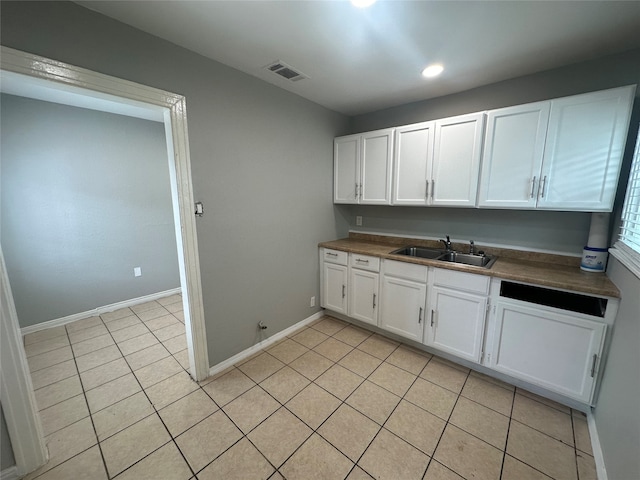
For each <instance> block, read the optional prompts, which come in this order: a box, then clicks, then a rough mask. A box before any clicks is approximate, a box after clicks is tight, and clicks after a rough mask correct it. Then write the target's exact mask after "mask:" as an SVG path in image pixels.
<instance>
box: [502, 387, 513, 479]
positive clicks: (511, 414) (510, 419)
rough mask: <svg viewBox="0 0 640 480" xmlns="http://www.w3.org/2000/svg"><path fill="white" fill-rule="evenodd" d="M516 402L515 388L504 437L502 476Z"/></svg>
mask: <svg viewBox="0 0 640 480" xmlns="http://www.w3.org/2000/svg"><path fill="white" fill-rule="evenodd" d="M515 403H516V389H515V388H514V389H513V395H512V397H511V409H510V410H509V425H507V436H506V438H505V439H504V451H503V452H502V464H501V465H500V478H502V475H503V473H504V461H505V459H506V458H507V447H508V445H509V432H510V431H511V421H512V420H513V407H514V406H515Z"/></svg>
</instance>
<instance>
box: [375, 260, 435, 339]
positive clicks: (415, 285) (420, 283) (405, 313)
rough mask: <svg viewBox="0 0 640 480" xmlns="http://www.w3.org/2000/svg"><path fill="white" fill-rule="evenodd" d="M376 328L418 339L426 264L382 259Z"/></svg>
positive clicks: (422, 316)
mask: <svg viewBox="0 0 640 480" xmlns="http://www.w3.org/2000/svg"><path fill="white" fill-rule="evenodd" d="M382 271H383V274H382V286H381V288H382V298H381V299H380V322H379V326H380V328H384V329H385V330H388V331H390V332H392V333H395V334H397V335H400V336H403V337H406V338H409V339H411V340H414V341H416V342H422V333H423V328H424V320H425V303H426V298H427V267H424V266H422V265H413V264H409V263H402V262H394V261H391V260H385V261H384V264H383V270H382Z"/></svg>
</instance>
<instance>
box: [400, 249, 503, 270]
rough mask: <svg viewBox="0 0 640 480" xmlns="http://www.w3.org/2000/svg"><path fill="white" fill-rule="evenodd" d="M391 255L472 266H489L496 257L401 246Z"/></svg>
mask: <svg viewBox="0 0 640 480" xmlns="http://www.w3.org/2000/svg"><path fill="white" fill-rule="evenodd" d="M391 254H393V255H405V256H407V257H419V258H428V259H431V260H438V261H441V262H450V263H461V264H463V265H472V266H474V267H482V268H491V267H492V266H493V264H494V263H495V261H496V260H497V257H494V256H491V255H472V254H469V253H460V252H447V251H445V250H437V249H435V248H426V247H415V246H410V247H402V248H399V249H398V250H394V251H393V252H391Z"/></svg>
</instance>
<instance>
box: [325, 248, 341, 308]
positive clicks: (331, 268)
mask: <svg viewBox="0 0 640 480" xmlns="http://www.w3.org/2000/svg"><path fill="white" fill-rule="evenodd" d="M320 265H321V268H322V282H321V285H320V289H321V291H320V306H322V307H324V308H327V309H329V310H333V311H334V312H337V313H343V314H345V315H346V314H347V306H348V303H347V281H348V268H347V253H346V252H340V251H338V250H330V249H328V248H323V249H321V250H320Z"/></svg>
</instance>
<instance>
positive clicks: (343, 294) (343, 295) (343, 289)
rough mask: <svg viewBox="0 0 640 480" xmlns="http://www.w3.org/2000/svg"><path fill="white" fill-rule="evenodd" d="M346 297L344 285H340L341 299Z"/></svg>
mask: <svg viewBox="0 0 640 480" xmlns="http://www.w3.org/2000/svg"><path fill="white" fill-rule="evenodd" d="M345 295H346V293H345V285H342V298H344V297H345Z"/></svg>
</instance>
